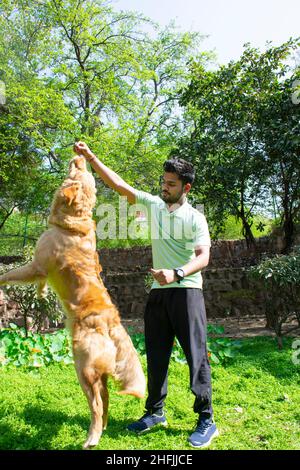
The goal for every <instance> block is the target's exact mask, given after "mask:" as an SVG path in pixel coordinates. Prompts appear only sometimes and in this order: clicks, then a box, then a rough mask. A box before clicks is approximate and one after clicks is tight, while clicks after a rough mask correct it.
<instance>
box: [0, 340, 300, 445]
mask: <svg viewBox="0 0 300 470" xmlns="http://www.w3.org/2000/svg"><path fill="white" fill-rule="evenodd" d="M291 343H292V340H291V339H286V340H285V341H284V349H283V351H281V352H280V351H278V350H277V349H276V345H275V341H274V340H273V339H272V338H265V337H260V338H254V339H244V340H242V348H241V351H240V353H239V354H238V357H237V358H236V359H233V360H232V361H231V363H230V364H229V365H226V366H216V365H214V366H213V367H212V376H213V392H214V393H213V403H214V410H215V420H216V423H217V425H218V428H219V431H220V437H219V438H218V439H216V440H214V441H213V444H212V445H211V447H210V449H300V426H299V424H300V394H299V386H300V365H294V364H293V363H292V360H291V358H292V349H291ZM143 364H144V365H145V360H144V358H143ZM115 392H116V387H115V385H114V384H113V382H110V420H109V425H108V429H107V431H105V432H104V434H103V436H102V438H101V441H100V444H99V446H98V447H97V449H103V450H104V449H105V450H114V449H119V450H122V449H128V450H138V449H145V450H155V449H159V450H162V449H167V450H176V449H178V450H187V449H189V450H191V448H190V447H189V446H188V445H187V437H188V435H189V433H190V432H191V431H192V429H193V427H194V424H195V415H194V413H193V411H192V405H193V395H192V393H191V392H190V391H189V387H188V368H187V366H186V365H182V364H178V363H176V362H174V361H172V362H171V365H170V374H169V395H168V398H167V403H166V411H167V417H168V421H169V427H168V428H167V429H163V428H161V429H154V430H153V431H151V432H149V433H147V434H144V435H142V436H135V435H132V434H129V433H128V432H127V431H126V430H125V427H126V425H127V424H128V423H130V422H131V420H133V419H136V418H139V417H140V416H141V414H142V413H143V409H144V401H143V400H138V399H135V398H134V397H121V396H118V395H117V394H116V393H115ZM0 394H1V401H0V449H81V445H82V444H83V442H84V439H85V436H86V433H87V430H88V427H89V422H90V420H89V410H88V405H87V401H86V399H85V397H84V395H83V393H82V391H81V389H80V386H79V384H78V382H77V378H76V375H75V371H74V368H73V366H72V365H71V366H60V365H53V366H49V367H48V368H45V367H43V368H41V369H40V370H39V373H38V374H34V373H30V372H26V370H24V369H22V368H9V369H8V368H4V367H3V368H1V369H0Z"/></svg>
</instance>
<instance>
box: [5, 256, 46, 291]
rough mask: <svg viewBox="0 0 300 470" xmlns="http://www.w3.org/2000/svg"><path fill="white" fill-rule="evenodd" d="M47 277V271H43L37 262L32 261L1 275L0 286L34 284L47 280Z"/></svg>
mask: <svg viewBox="0 0 300 470" xmlns="http://www.w3.org/2000/svg"><path fill="white" fill-rule="evenodd" d="M46 277H47V273H45V272H43V271H42V270H41V269H40V268H39V266H38V265H37V264H36V262H34V261H32V262H31V263H28V264H26V265H25V266H21V267H20V268H17V269H12V270H11V271H8V272H7V273H5V274H2V276H0V286H1V285H2V286H4V285H5V284H34V283H35V282H39V281H43V280H45V278H46Z"/></svg>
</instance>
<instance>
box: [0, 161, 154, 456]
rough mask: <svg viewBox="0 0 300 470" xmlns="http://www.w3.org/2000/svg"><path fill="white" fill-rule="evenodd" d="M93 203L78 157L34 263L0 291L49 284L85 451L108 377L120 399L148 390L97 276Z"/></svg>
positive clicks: (95, 438) (103, 415)
mask: <svg viewBox="0 0 300 470" xmlns="http://www.w3.org/2000/svg"><path fill="white" fill-rule="evenodd" d="M95 202H96V186H95V180H94V178H93V176H92V174H91V173H90V172H89V171H88V170H87V167H86V161H85V158H84V157H82V156H76V157H74V158H73V159H72V160H71V161H70V165H69V175H68V177H67V179H66V180H65V181H64V182H63V184H62V186H61V187H60V188H59V189H58V191H57V192H56V193H55V196H54V200H53V203H52V207H51V212H50V216H49V220H48V223H49V229H48V230H47V231H46V232H44V233H43V235H42V236H41V237H40V239H39V240H38V242H37V246H36V250H35V254H34V258H33V260H32V262H30V263H29V264H27V265H25V266H23V267H20V268H18V269H14V270H12V271H9V272H7V273H5V274H4V275H2V276H0V285H5V284H8V283H10V284H13V283H37V288H38V293H39V295H40V296H43V295H45V293H46V290H47V284H49V285H50V286H51V287H52V289H53V290H54V291H55V292H56V294H57V295H58V297H59V299H60V301H61V303H62V305H63V307H64V310H65V312H66V315H67V326H68V327H69V329H70V331H71V334H72V343H73V356H74V362H75V368H76V372H77V376H78V379H79V382H80V384H81V387H82V389H83V391H84V393H85V395H86V397H87V400H88V403H89V406H90V410H91V426H90V429H89V433H88V437H87V440H86V442H85V443H84V446H83V447H84V448H88V447H92V446H96V445H97V444H98V442H99V439H100V437H101V434H102V430H103V429H105V428H106V426H107V416H108V390H107V378H108V376H109V375H111V376H112V377H114V378H115V379H116V380H118V381H119V382H120V384H121V391H120V392H119V393H120V394H128V395H134V396H136V397H139V398H143V397H144V394H145V385H146V384H145V376H144V373H143V370H142V367H141V364H140V361H139V358H138V355H137V352H136V350H135V349H134V346H133V344H132V341H131V339H130V337H129V336H128V334H127V332H126V331H125V329H124V328H123V326H122V325H121V322H120V316H119V314H118V311H117V309H116V307H115V305H114V304H113V303H112V301H111V298H110V296H109V294H108V292H107V290H106V288H105V286H104V284H103V282H102V279H101V277H100V276H99V272H100V271H101V266H100V264H99V261H98V255H97V252H96V236H95V228H96V224H95V222H94V221H93V220H92V210H93V207H94V205H95Z"/></svg>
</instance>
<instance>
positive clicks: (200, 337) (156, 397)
mask: <svg viewBox="0 0 300 470" xmlns="http://www.w3.org/2000/svg"><path fill="white" fill-rule="evenodd" d="M175 336H176V337H177V338H178V341H179V342H180V345H181V347H182V349H183V351H184V354H185V357H186V359H187V362H188V366H189V370H190V387H191V390H192V392H193V393H194V395H195V396H196V399H195V403H194V411H195V413H199V414H200V415H201V416H203V417H207V418H209V417H212V414H213V411H212V405H211V371H210V365H209V362H208V357H207V346H206V312H205V305H204V298H203V292H202V290H201V289H192V288H181V287H179V288H166V289H152V290H151V292H150V295H149V299H148V302H147V305H146V310H145V341H146V353H147V367H148V398H147V401H146V409H147V410H148V411H151V412H155V411H157V410H159V409H161V408H163V406H164V400H165V398H166V396H167V384H168V366H169V360H170V356H171V353H172V346H173V343H174V338H175Z"/></svg>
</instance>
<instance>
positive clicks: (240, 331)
mask: <svg viewBox="0 0 300 470" xmlns="http://www.w3.org/2000/svg"><path fill="white" fill-rule="evenodd" d="M122 323H123V325H124V326H125V327H126V328H127V329H128V328H129V330H131V331H132V332H134V333H143V332H144V325H143V320H142V319H130V320H129V319H128V320H124V319H123V320H122ZM208 323H209V324H211V325H220V326H223V327H224V335H222V336H225V337H229V338H249V337H252V336H275V334H274V332H273V331H272V330H271V329H269V328H266V319H265V317H250V316H249V317H243V318H213V319H209V320H208ZM292 326H296V323H290V324H288V325H287V327H285V328H283V331H285V330H286V328H288V329H289V328H291V327H292ZM289 336H292V337H300V328H298V329H297V330H295V331H293V332H291V333H289Z"/></svg>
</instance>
